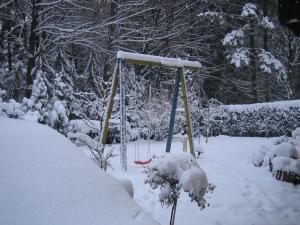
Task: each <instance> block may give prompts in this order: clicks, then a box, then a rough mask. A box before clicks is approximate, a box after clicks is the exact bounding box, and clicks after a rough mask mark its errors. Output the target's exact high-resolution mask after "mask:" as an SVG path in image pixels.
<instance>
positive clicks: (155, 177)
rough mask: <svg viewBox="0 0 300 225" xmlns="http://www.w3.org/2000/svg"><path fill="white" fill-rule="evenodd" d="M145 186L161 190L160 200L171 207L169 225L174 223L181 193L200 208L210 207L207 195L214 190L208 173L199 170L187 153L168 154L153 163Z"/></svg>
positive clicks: (148, 171)
mask: <svg viewBox="0 0 300 225" xmlns="http://www.w3.org/2000/svg"><path fill="white" fill-rule="evenodd" d="M145 172H146V174H147V178H146V180H145V183H146V184H149V185H150V187H151V188H153V189H159V190H160V194H159V200H160V202H161V203H162V205H166V206H172V211H171V218H170V224H174V221H175V214H176V206H177V200H178V198H179V195H180V191H181V190H183V191H185V192H187V193H188V195H189V197H190V198H191V200H192V201H195V202H196V203H197V204H198V206H199V207H200V208H201V209H204V208H205V207H206V206H208V203H207V202H206V199H205V198H204V195H205V194H206V192H207V191H212V190H213V189H214V186H213V185H209V184H208V181H207V176H206V173H205V172H204V171H203V170H202V169H201V168H200V166H199V165H198V163H197V161H196V159H195V158H194V157H193V156H192V155H190V154H188V153H181V154H173V153H171V154H167V155H166V156H165V157H163V158H161V159H158V160H157V161H154V163H153V165H151V166H150V167H149V168H148V169H146V171H145Z"/></svg>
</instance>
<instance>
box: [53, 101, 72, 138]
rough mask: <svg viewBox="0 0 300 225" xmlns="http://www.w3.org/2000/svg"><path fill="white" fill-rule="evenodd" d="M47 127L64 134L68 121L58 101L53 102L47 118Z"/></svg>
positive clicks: (64, 110) (63, 108) (62, 106)
mask: <svg viewBox="0 0 300 225" xmlns="http://www.w3.org/2000/svg"><path fill="white" fill-rule="evenodd" d="M48 119H49V121H48V123H49V125H50V126H51V127H53V128H54V129H56V130H58V131H59V132H63V133H64V132H65V129H66V128H67V126H68V123H69V119H68V116H67V112H66V109H65V107H64V105H63V103H62V102H61V101H59V100H57V101H55V102H54V104H53V107H52V110H51V112H50V113H49V117H48Z"/></svg>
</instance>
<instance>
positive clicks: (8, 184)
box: [0, 118, 300, 225]
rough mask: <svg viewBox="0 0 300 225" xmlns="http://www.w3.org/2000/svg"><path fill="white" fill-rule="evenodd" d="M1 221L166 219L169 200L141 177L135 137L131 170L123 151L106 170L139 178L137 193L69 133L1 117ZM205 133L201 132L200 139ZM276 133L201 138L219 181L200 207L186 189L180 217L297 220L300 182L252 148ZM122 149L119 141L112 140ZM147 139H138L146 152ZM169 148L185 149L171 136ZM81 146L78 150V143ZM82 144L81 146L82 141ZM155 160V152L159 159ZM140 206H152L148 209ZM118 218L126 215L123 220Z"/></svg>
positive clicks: (217, 222)
mask: <svg viewBox="0 0 300 225" xmlns="http://www.w3.org/2000/svg"><path fill="white" fill-rule="evenodd" d="M0 125H1V126H0V149H1V157H0V162H1V163H0V168H1V170H0V178H1V183H0V200H1V202H0V224H1V225H2V224H3V225H4V224H14V225H17V224H20V225H21V224H22V225H25V224H26V225H28V224H31V225H39V224H49V225H53V224H65V225H67V224H79V225H82V224H89V225H91V224H100V225H101V224H103V225H104V224H105V225H106V224H116V225H119V224H124V225H129V224H149V225H150V224H156V222H154V221H153V220H152V219H151V218H150V217H149V215H148V214H150V215H151V216H152V217H153V218H154V219H155V220H156V221H158V222H159V223H160V224H162V225H163V224H168V223H169V217H170V210H171V208H165V207H164V208H162V206H161V204H160V202H159V200H158V192H157V191H153V190H152V189H150V187H149V185H145V184H144V180H145V178H146V174H145V173H143V170H144V169H143V168H141V167H137V166H136V165H134V163H133V161H134V160H135V143H134V142H131V143H129V144H128V172H126V173H125V172H122V170H121V168H120V163H119V157H115V158H113V160H112V164H113V167H114V169H113V170H111V169H110V170H109V171H108V172H109V173H110V174H111V175H113V176H115V177H119V178H128V179H130V180H131V181H132V182H133V185H134V192H135V195H134V200H135V201H136V203H137V204H138V205H139V206H140V207H141V208H142V209H143V210H142V209H140V207H138V205H137V204H136V203H135V202H133V201H132V199H131V198H130V197H129V196H128V194H127V193H126V192H125V191H124V189H123V188H121V186H120V183H118V182H117V181H116V180H115V179H112V178H111V177H110V176H107V175H106V174H105V173H103V172H102V171H100V169H99V168H98V167H96V166H95V165H94V164H93V162H91V161H89V159H88V157H86V156H85V155H84V154H81V153H80V152H79V151H78V148H77V147H76V146H75V145H73V144H72V143H71V142H70V141H69V140H67V139H66V138H65V137H63V136H62V135H60V134H59V133H58V132H56V131H54V130H52V129H51V128H49V127H47V126H43V125H40V124H36V123H31V122H28V121H21V120H13V119H3V118H1V120H0ZM203 141H204V140H203ZM271 142H272V139H266V138H237V137H227V136H219V137H214V138H210V139H209V142H208V144H207V145H204V149H205V153H204V154H203V155H201V157H200V159H198V162H199V164H200V166H201V167H202V168H203V169H204V171H206V173H207V177H208V181H209V182H210V183H212V184H214V185H216V189H215V190H214V192H213V193H209V194H207V196H206V199H207V201H208V203H209V204H210V206H209V207H207V208H205V209H204V210H202V211H201V210H200V209H199V208H198V206H196V203H195V202H190V198H189V197H188V195H187V194H186V193H181V196H180V198H179V201H178V207H177V213H176V219H175V224H176V225H184V224H189V225H199V224H206V225H241V224H242V225H269V224H272V225H296V224H299V221H300V205H299V200H300V186H294V185H293V184H290V183H284V182H280V181H277V180H276V179H275V178H274V177H272V176H271V173H270V172H269V171H268V170H267V168H266V167H260V168H258V167H255V166H253V164H252V162H251V156H252V154H253V153H254V152H255V151H258V150H259V149H260V147H261V146H262V145H270V144H271ZM113 147H114V149H115V151H116V152H118V147H119V146H118V145H114V146H113ZM147 147H148V146H147V142H146V141H141V142H139V149H140V159H141V160H143V159H147V156H146V155H147ZM172 147H173V148H172V152H178V153H179V152H181V149H182V143H180V142H174V143H173V145H172ZM76 149H77V150H76ZM81 150H82V148H81ZM164 151H165V142H151V152H152V155H156V156H157V157H160V156H161V155H164V154H165V153H164ZM154 160H155V159H154ZM143 211H146V212H148V214H145V213H144V212H143ZM120 221H123V222H122V223H120Z"/></svg>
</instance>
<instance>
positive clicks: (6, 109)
mask: <svg viewBox="0 0 300 225" xmlns="http://www.w3.org/2000/svg"><path fill="white" fill-rule="evenodd" d="M24 115H25V113H24V112H23V110H22V105H21V104H20V103H18V102H16V101H15V100H14V99H10V100H9V101H8V102H0V116H4V117H9V118H16V119H18V118H22V117H23V116H24Z"/></svg>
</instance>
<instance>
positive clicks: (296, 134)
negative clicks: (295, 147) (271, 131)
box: [292, 127, 300, 145]
mask: <svg viewBox="0 0 300 225" xmlns="http://www.w3.org/2000/svg"><path fill="white" fill-rule="evenodd" d="M292 136H293V138H294V139H295V141H296V143H297V144H299V145H300V127H297V128H296V129H295V130H294V131H293V132H292Z"/></svg>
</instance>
